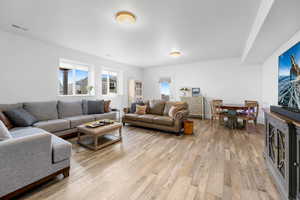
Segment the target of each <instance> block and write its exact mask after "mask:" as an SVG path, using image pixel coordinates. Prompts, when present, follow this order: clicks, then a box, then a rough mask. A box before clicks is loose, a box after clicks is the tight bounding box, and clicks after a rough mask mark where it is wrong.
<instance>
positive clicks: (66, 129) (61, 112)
mask: <svg viewBox="0 0 300 200" xmlns="http://www.w3.org/2000/svg"><path fill="white" fill-rule="evenodd" d="M84 102H87V101H86V100H82V101H75V102H74V101H73V102H70V101H69V102H67V101H58V102H57V105H56V101H48V102H33V103H24V105H25V108H26V109H28V110H29V111H30V112H32V113H33V114H34V115H35V116H37V117H38V118H39V119H46V118H47V119H48V118H49V119H48V120H38V121H36V122H35V123H34V124H33V126H34V127H38V128H41V129H44V130H46V131H49V132H51V133H53V134H54V135H56V136H65V135H68V134H71V133H76V132H77V128H76V126H78V125H81V124H82V123H86V122H90V121H94V120H100V119H113V120H115V119H116V117H117V113H116V112H108V113H103V114H92V115H85V116H83V114H82V112H83V110H84V109H86V108H84V105H85V103H84ZM14 108H23V103H19V104H0V110H1V109H3V110H11V109H14ZM55 108H57V109H55ZM53 110H54V111H56V114H55V113H50V114H49V116H48V115H47V113H48V112H52V111H53ZM25 111H27V110H25ZM30 114H31V113H30ZM50 116H51V117H50ZM66 116H68V117H66ZM52 117H54V118H53V119H51V118H52ZM57 117H58V118H59V119H57ZM65 118H67V119H65ZM23 126H25V125H23ZM18 129H20V127H17V128H13V129H12V132H13V131H15V130H18ZM21 129H23V130H24V128H21Z"/></svg>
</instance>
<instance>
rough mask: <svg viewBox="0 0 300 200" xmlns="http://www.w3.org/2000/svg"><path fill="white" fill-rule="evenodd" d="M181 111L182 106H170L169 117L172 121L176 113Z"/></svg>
mask: <svg viewBox="0 0 300 200" xmlns="http://www.w3.org/2000/svg"><path fill="white" fill-rule="evenodd" d="M183 109H184V104H177V105H174V106H171V108H170V110H169V117H171V118H173V119H174V118H175V115H176V113H177V112H179V111H181V110H183Z"/></svg>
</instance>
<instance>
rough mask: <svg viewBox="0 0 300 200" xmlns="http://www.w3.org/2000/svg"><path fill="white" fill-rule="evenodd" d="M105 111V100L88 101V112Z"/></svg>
mask: <svg viewBox="0 0 300 200" xmlns="http://www.w3.org/2000/svg"><path fill="white" fill-rule="evenodd" d="M103 113H104V100H100V101H98V100H96V101H91V100H88V101H87V114H89V115H91V114H103Z"/></svg>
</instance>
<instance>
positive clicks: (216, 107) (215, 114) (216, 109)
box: [210, 99, 224, 122]
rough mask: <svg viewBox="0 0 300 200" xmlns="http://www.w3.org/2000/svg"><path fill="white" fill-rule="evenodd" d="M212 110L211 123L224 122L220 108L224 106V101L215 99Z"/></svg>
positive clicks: (212, 102)
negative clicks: (215, 121)
mask: <svg viewBox="0 0 300 200" xmlns="http://www.w3.org/2000/svg"><path fill="white" fill-rule="evenodd" d="M210 105H211V106H210V108H211V122H213V121H214V120H219V121H220V122H221V121H223V120H224V118H222V109H221V108H220V106H221V105H223V100H221V99H214V100H212V101H211V103H210Z"/></svg>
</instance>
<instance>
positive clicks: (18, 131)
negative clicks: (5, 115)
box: [10, 127, 50, 138]
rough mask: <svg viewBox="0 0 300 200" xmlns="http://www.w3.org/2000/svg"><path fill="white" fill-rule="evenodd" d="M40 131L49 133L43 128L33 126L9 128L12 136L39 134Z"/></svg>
mask: <svg viewBox="0 0 300 200" xmlns="http://www.w3.org/2000/svg"><path fill="white" fill-rule="evenodd" d="M40 133H45V134H50V133H48V132H47V131H45V130H43V129H40V128H34V127H19V128H13V129H11V130H10V134H11V135H12V137H13V138H20V137H26V136H30V135H34V134H40Z"/></svg>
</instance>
